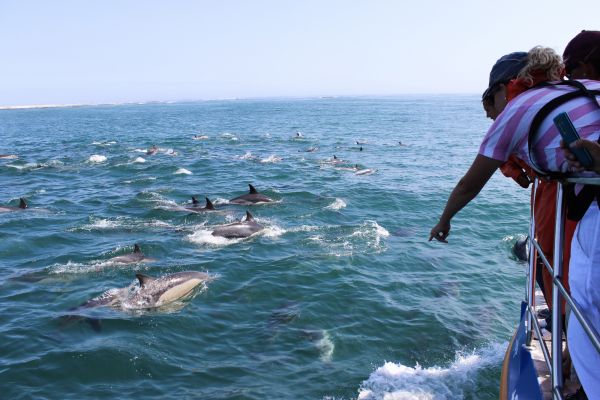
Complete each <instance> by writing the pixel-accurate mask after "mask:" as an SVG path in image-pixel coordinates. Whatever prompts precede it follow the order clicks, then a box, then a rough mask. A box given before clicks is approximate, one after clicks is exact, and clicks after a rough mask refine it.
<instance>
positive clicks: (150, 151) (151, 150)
mask: <svg viewBox="0 0 600 400" xmlns="http://www.w3.org/2000/svg"><path fill="white" fill-rule="evenodd" d="M156 153H158V147H157V146H156V145H152V147H150V148H149V149H148V150H147V151H146V154H147V155H149V156H151V155H154V154H156Z"/></svg>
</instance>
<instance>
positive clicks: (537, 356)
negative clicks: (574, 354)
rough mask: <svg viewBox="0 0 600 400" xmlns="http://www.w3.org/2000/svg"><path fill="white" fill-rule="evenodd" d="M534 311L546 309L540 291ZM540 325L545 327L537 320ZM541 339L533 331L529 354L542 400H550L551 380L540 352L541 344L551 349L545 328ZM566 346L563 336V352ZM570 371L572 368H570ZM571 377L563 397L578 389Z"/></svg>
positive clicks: (541, 321) (575, 379) (566, 383)
mask: <svg viewBox="0 0 600 400" xmlns="http://www.w3.org/2000/svg"><path fill="white" fill-rule="evenodd" d="M535 304H536V306H535V309H536V311H539V310H542V309H544V308H547V306H546V301H545V300H544V296H543V295H542V292H541V291H540V290H536V292H535ZM539 321H540V323H541V325H540V326H545V321H543V320H539ZM542 334H543V336H542V338H541V340H540V338H538V337H537V334H536V333H535V331H534V332H533V340H532V341H531V347H530V352H531V358H532V359H533V364H534V366H535V369H536V371H537V376H538V382H539V384H540V389H541V390H542V396H543V399H544V400H547V399H548V400H551V399H552V379H551V377H550V371H549V370H548V366H547V365H546V362H545V361H544V353H543V352H542V348H541V346H542V342H544V343H546V347H547V348H548V350H549V351H550V348H551V343H552V340H551V334H550V332H548V331H547V330H546V329H545V328H542ZM565 346H566V341H565V339H564V335H563V344H562V348H563V351H564V349H565ZM571 370H572V368H571ZM571 376H572V377H574V379H573V380H571V379H566V380H565V387H564V395H565V396H566V395H568V394H571V393H574V392H575V391H576V390H577V388H578V387H579V382H578V381H577V378H575V374H574V373H572V372H571Z"/></svg>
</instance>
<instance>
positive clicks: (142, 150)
mask: <svg viewBox="0 0 600 400" xmlns="http://www.w3.org/2000/svg"><path fill="white" fill-rule="evenodd" d="M133 151H135V152H136V153H144V154H146V153H147V152H148V150H145V149H135V150H133Z"/></svg>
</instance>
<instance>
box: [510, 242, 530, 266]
mask: <svg viewBox="0 0 600 400" xmlns="http://www.w3.org/2000/svg"><path fill="white" fill-rule="evenodd" d="M528 239H529V238H527V237H526V238H524V239H519V240H517V241H516V242H515V245H514V246H513V248H512V251H513V254H514V255H515V256H516V257H517V258H518V259H519V260H521V261H527V260H528V259H529V240H528Z"/></svg>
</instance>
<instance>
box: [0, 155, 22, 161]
mask: <svg viewBox="0 0 600 400" xmlns="http://www.w3.org/2000/svg"><path fill="white" fill-rule="evenodd" d="M17 158H19V156H18V155H16V154H0V159H4V160H16V159H17Z"/></svg>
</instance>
